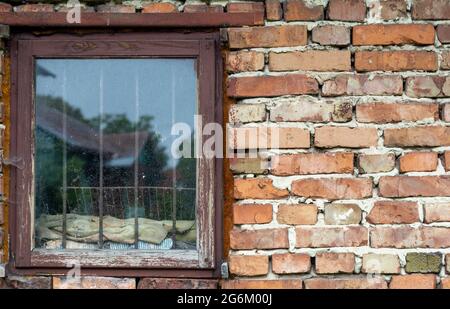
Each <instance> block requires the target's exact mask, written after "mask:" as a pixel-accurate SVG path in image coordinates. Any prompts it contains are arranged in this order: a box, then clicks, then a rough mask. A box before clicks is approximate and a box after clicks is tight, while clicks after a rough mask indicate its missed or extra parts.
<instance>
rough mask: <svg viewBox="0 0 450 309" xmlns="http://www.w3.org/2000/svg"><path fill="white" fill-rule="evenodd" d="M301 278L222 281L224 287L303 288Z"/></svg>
mask: <svg viewBox="0 0 450 309" xmlns="http://www.w3.org/2000/svg"><path fill="white" fill-rule="evenodd" d="M302 286H303V282H302V280H301V279H275V280H226V281H222V284H221V288H222V289H232V290H236V289H251V290H256V289H262V290H266V289H301V288H302Z"/></svg>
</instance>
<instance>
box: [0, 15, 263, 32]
mask: <svg viewBox="0 0 450 309" xmlns="http://www.w3.org/2000/svg"><path fill="white" fill-rule="evenodd" d="M66 17H67V14H66V13H61V12H36V13H28V12H27V13H25V12H23V13H17V12H14V13H13V12H7V13H0V24H3V25H9V26H18V27H141V28H145V27H230V26H232V27H239V26H256V25H262V24H264V14H262V13H212V12H205V13H150V14H143V13H126V14H124V13H81V20H80V21H81V22H80V23H68V21H67V18H66Z"/></svg>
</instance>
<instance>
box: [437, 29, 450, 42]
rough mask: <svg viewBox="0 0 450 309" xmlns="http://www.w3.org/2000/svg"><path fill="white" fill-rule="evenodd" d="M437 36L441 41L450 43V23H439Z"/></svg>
mask: <svg viewBox="0 0 450 309" xmlns="http://www.w3.org/2000/svg"><path fill="white" fill-rule="evenodd" d="M437 36H438V39H439V41H440V42H441V43H450V25H438V26H437Z"/></svg>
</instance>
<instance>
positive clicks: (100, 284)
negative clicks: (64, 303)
mask: <svg viewBox="0 0 450 309" xmlns="http://www.w3.org/2000/svg"><path fill="white" fill-rule="evenodd" d="M53 289H113V290H118V289H136V279H134V278H133V279H131V278H112V277H81V279H80V280H67V278H65V277H53Z"/></svg>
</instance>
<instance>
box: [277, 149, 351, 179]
mask: <svg viewBox="0 0 450 309" xmlns="http://www.w3.org/2000/svg"><path fill="white" fill-rule="evenodd" d="M270 171H271V173H272V174H274V175H279V176H288V175H307V174H331V173H339V174H340V173H353V153H348V152H347V153H300V154H293V155H278V156H274V157H272V160H271V170H270Z"/></svg>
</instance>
